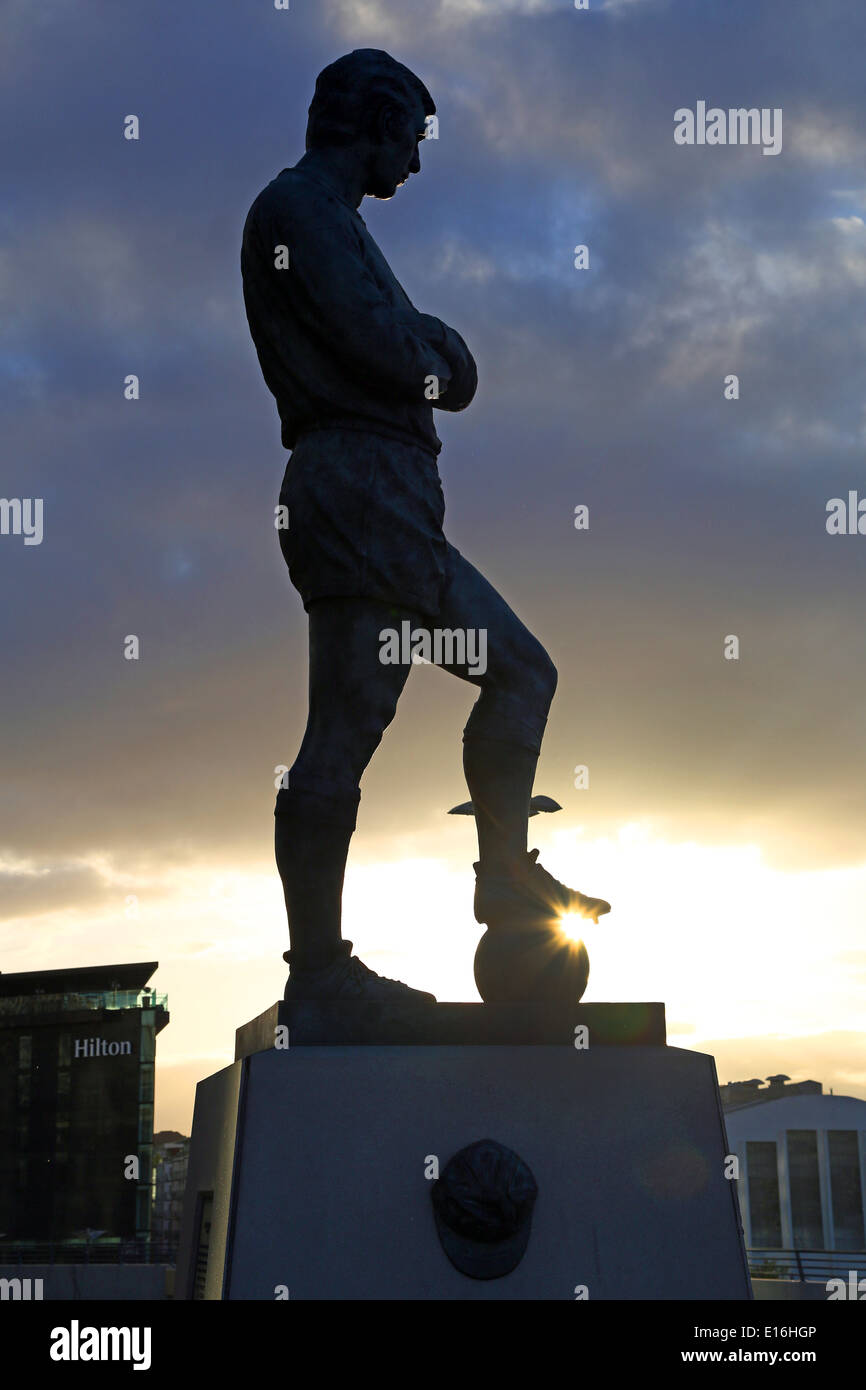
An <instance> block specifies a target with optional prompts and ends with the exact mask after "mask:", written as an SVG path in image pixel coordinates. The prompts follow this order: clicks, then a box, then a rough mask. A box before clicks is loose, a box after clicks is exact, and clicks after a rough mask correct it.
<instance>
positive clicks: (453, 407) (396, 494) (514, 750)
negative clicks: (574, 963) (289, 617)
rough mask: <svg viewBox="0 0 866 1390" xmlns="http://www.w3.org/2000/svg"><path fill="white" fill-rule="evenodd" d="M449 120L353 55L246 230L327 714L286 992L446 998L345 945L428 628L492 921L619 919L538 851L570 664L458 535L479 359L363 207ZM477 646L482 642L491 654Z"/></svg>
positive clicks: (312, 651) (403, 80)
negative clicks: (354, 866)
mask: <svg viewBox="0 0 866 1390" xmlns="http://www.w3.org/2000/svg"><path fill="white" fill-rule="evenodd" d="M435 110H436V108H435V105H434V103H433V100H432V98H431V96H430V94H429V92H428V91H427V89H426V87H425V86H424V84H423V83H422V82H421V81H420V79H419V78H417V77H416V76H415V75H414V74H413V73H412V72H410V71H409V69H408V68H406V67H404V66H403V65H402V64H401V63H398V62H397V61H396V60H395V59H393V58H392V57H390V55H389V54H387V53H384V52H381V51H379V50H377V49H358V50H356V51H355V52H354V53H351V54H348V55H347V56H346V57H343V58H340V59H338V60H337V62H335V63H332V64H331V65H330V66H329V67H327V68H325V70H324V71H323V72H322V73H320V75H319V77H318V80H317V82H316V90H315V95H314V97H313V101H312V104H311V106H310V110H309V121H308V125H307V137H306V153H305V155H304V156H303V158H302V159H301V160H300V161H299V162H298V163H297V164H296V165H295V166H294V167H293V168H287V169H284V170H283V171H282V172H281V173H280V174H279V175H278V176H277V178H275V179H274V180H273V181H272V182H271V183H269V184H268V186H267V187H266V188H265V189H264V190H263V191H262V192H261V193H260V194H259V196H258V197H257V198H256V199H255V201H254V203H253V205H252V207H251V209H250V212H249V215H248V217H247V220H246V225H245V227H244V235H243V248H242V253H241V268H242V274H243V287H244V300H245V304H246V310H247V318H248V321H249V326H250V331H251V333H252V337H253V341H254V343H255V346H256V351H257V353H258V357H259V362H260V364H261V368H262V372H263V375H264V378H265V382H266V384H267V386H268V388H269V389H270V391H271V392H272V394H273V395H274V397H275V398H276V402H277V407H278V410H279V415H280V420H281V424H282V442H283V445H284V447H285V448H287V449H289V450H291V457H290V458H289V462H288V466H287V468H286V472H285V477H284V479H283V484H282V490H281V493H280V505H281V507H283V508H285V509H286V513H285V515H287V517H288V526H287V528H286V529H282V530H280V533H279V535H280V545H281V548H282V552H283V556H284V559H285V561H286V564H287V566H288V569H289V575H290V578H291V581H292V583H293V584H294V586H295V588H296V589H297V590H298V591H299V593H300V595H301V598H302V600H303V603H304V607H305V609H306V611H307V613H308V617H309V656H310V684H309V692H310V703H309V718H308V722H307V727H306V732H305V734H304V738H303V742H302V744H301V748H300V751H299V753H298V756H297V758H296V760H295V763H294V765H293V766H292V768H291V769H290V772H289V776H288V786H287V787H285V788H283V789H282V790H280V791H279V792H278V795H277V805H276V810H275V817H276V858H277V866H278V869H279V872H280V877H281V879H282V883H283V888H284V892H285V900H286V910H287V914H288V920H289V933H290V940H291V950H290V951H289V952H287V953H286V957H285V959H286V960H287V961H288V962H289V964H290V967H291V971H290V977H289V981H288V984H287V986H286V998H287V999H332V998H347V999H348V998H356V999H380V1000H397V1001H404V1002H411V1003H417V1004H424V1003H428V1002H434V1001H433V996H432V995H429V994H425V993H423V992H421V991H419V990H410V989H409V987H408V986H407V985H404V984H401V983H400V982H399V981H393V980H385V979H382V978H381V977H380V976H378V975H376V974H374V973H373V972H372V971H371V970H369V969H368V968H367V967H366V966H365V965H363V964H362V962H361V961H360V960H358V959H357V957H354V956H352V955H351V950H352V943H351V942H349V941H344V940H343V939H342V936H341V896H342V888H343V875H344V870H345V865H346V858H347V855H348V850H349V842H350V839H351V836H352V832H353V830H354V828H355V822H356V816H357V809H358V803H359V800H360V789H359V784H360V780H361V776H362V774H363V772H364V769H365V768H366V767H367V764H368V763H369V761H370V759H371V757H372V755H373V753H374V752H375V750H376V748H377V747H378V745H379V743H380V741H381V738H382V735H383V733H384V731H385V729H386V728H387V726H388V724H390V722H391V720H392V719H393V717H394V713H395V710H396V706H397V701H398V699H399V697H400V693H401V691H402V689H403V686H404V685H405V682H406V679H407V677H408V675H409V671H410V669H411V664H412V662H411V659H410V660H406V659H401V658H400V657H399V656H398V657H397V658H395V655H394V651H395V650H396V648H395V647H394V644H393V641H392V640H391V638H389V637H387V634H394V633H400V632H403V633H407V632H410V633H412V634H415V633H418V632H421V633H426V634H428V636H430V639H431V643H432V646H431V647H430V649H431V650H434V651H435V653H436V655H435V660H436V664H439V665H442V666H444V667H445V668H446V669H448V670H450V671H452V672H453V674H454V675H456V676H459V677H460V678H461V679H463V680H468V681H471V682H472V683H473V684H474V685H476V686H477V687H478V689H479V690H480V692H481V693H480V695H479V698H478V700H477V702H476V703H475V705H474V707H473V709H472V713H471V714H470V717H469V721H468V723H467V725H466V728H465V730H464V733H463V768H464V773H465V777H466V782H467V785H468V788H469V793H470V796H471V798H472V802H473V809H474V814H475V822H476V827H477V833H478V852H479V857H478V862H477V864H476V865H475V872H476V887H475V917H476V920H477V921H479V922H482V923H486V924H488V925H489V926H491V927H492V926H496V925H499V924H503V925H506V926H507V925H508V924H513V923H514V922H515V921H535V920H536V919H549V918H550V917H551V915H552V914H557V913H560V912H568V911H570V912H576V913H580V914H582V915H584V916H587V917H592V918H593V919H594V920H596V921H597V920H598V916H599V915H600V914H601V913H603V912H607V911H609V905H608V904H607V903H606V902H604V901H603V900H601V899H598V898H586V897H584V896H583V895H582V894H579V893H576V892H574V891H573V890H571V889H569V888H566V887H565V886H564V885H563V884H560V883H558V882H557V881H556V880H555V879H553V878H552V877H551V875H550V874H548V873H547V872H546V871H545V870H544V869H543V868H542V867H541V865H540V864H538V863H537V862H536V855H537V852H536V851H533V852H532V853H531V854H530V853H527V819H528V816H529V804H530V797H531V794H532V783H533V778H534V774H535V765H536V762H537V760H538V754H539V751H540V748H541V739H542V735H543V732H544V727H545V723H546V720H547V713H548V709H549V706H550V702H551V700H552V698H553V693H554V690H555V687H556V679H557V676H556V670H555V668H554V665H553V663H552V661H551V660H550V657H549V656H548V655H547V653H546V651H545V650H544V648H543V647H542V646H541V644H540V643H539V642H538V641H537V639H536V638H535V637H533V636H532V634H531V633H530V632H529V631H528V630H527V629H526V628H525V627H524V625H523V624H522V623H521V622H520V620H519V619H518V618H517V616H516V615H515V614H514V613H513V612H512V610H511V609H510V608H509V606H508V605H507V604H506V602H505V601H504V599H502V598H501V597H500V595H499V594H498V593H497V592H496V591H495V589H493V588H492V587H491V585H490V584H488V582H487V580H486V579H484V577H483V576H482V575H481V574H480V573H479V572H478V570H476V569H475V568H474V567H473V566H472V565H471V564H470V563H469V562H468V560H466V559H464V557H463V556H462V555H461V554H460V553H459V551H457V550H456V549H455V548H454V546H452V545H451V544H450V543H449V542H448V541H447V540H446V539H445V536H444V534H443V530H442V525H443V520H444V513H445V504H444V499H443V494H442V485H441V482H440V479H439V472H438V468H437V456H438V454H439V451H440V449H441V442H440V440H439V437H438V435H437V433H436V429H435V427H434V422H433V411H434V409H439V410H449V411H460V410H465V409H466V407H467V406H468V405H469V404H470V403H471V401H472V399H473V397H474V395H475V391H476V387H477V381H478V378H477V372H476V367H475V362H474V360H473V357H472V354H471V353H470V351H469V349H468V347H467V346H466V343H465V342H464V341H463V339H462V337H461V336H460V334H459V333H457V332H456V331H455V330H454V329H453V328H450V327H449V326H448V325H447V324H445V323H443V322H442V321H441V320H440V319H438V318H434V317H433V316H432V315H430V314H425V313H422V312H420V311H419V310H417V309H416V308H415V307H414V305H413V304H412V303H411V301H410V299H409V297H408V296H407V294H406V292H405V291H404V289H403V288H402V286H401V285H400V284H399V283H398V281H397V280H396V278H395V277H394V275H393V273H392V271H391V269H390V267H389V266H388V263H387V261H386V260H385V257H384V256H383V254H382V252H381V251H380V249H379V247H378V246H377V245H376V243H375V241H374V240H373V238H372V237H371V236H370V233H369V232H368V230H367V227H366V225H365V223H364V220H363V218H362V217H361V216H360V214H359V212H358V208H359V207H360V205H361V202H362V201H363V199H364V198H365V197H373V198H380V199H389V198H392V197H393V196H394V194H395V192H396V191H397V189H398V188H400V187H402V186H403V185H404V184H405V183H406V182H407V181H408V179H409V177H410V176H411V175H412V174H417V173H419V172H420V169H421V161H420V158H419V145H420V142H421V141H422V140H423V139H424V138H425V135H426V133H427V126H426V121H427V117H428V116H432V115H433V114H434V113H435ZM406 625H408V627H407V626H406ZM443 634H444V635H445V637H446V638H447V639H448V640H447V641H443V642H439V641H438V639H439V637H441V636H442V635H443ZM468 634H476V635H478V634H483V635H484V642H483V647H484V655H483V659H479V655H480V654H479V651H478V646H477V644H476V646H475V648H474V651H473V652H472V653H471V652H470V647H471V646H472V643H470V642H469V640H468V637H467V635H468ZM433 637H436V638H437V642H438V646H437V643H436V642H433V641H432V639H433ZM389 644H390V645H389ZM399 645H400V644H399V643H398V644H397V646H398V647H399ZM405 645H406V644H405V643H404V644H403V647H404V648H405ZM422 645H423V644H422ZM446 647H447V648H448V649H447V650H444V648H446ZM386 648H388V651H389V653H390V654H388V655H386ZM404 657H405V652H404Z"/></svg>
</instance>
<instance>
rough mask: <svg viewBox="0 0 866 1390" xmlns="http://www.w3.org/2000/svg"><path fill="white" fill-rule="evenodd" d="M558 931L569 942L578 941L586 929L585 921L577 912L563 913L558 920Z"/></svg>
mask: <svg viewBox="0 0 866 1390" xmlns="http://www.w3.org/2000/svg"><path fill="white" fill-rule="evenodd" d="M558 926H559V930H560V931H561V932H562V934H563V936H567V937H568V939H569V941H580V940H581V939H582V936H583V932H584V930H585V929H586V919H585V918H584V917H581V915H580V913H579V912H563V914H562V916H561V917H560V918H559V923H558Z"/></svg>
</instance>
